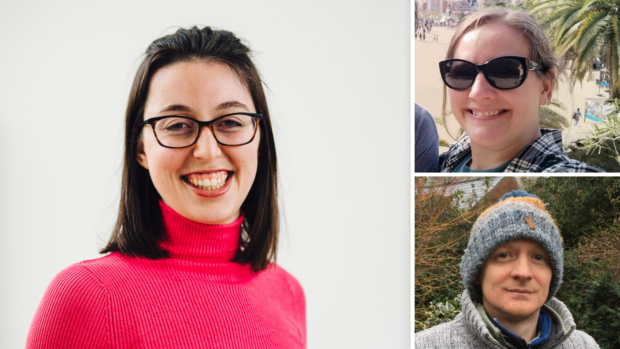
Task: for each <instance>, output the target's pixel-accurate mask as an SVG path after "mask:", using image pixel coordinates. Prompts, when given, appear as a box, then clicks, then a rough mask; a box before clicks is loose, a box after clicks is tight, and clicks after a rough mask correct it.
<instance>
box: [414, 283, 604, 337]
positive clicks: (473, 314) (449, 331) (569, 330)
mask: <svg viewBox="0 0 620 349" xmlns="http://www.w3.org/2000/svg"><path fill="white" fill-rule="evenodd" d="M544 307H545V309H546V310H548V311H549V314H550V315H551V316H552V317H553V319H554V322H555V323H556V325H557V326H555V330H554V329H553V328H552V330H551V332H550V333H549V335H548V338H547V340H546V341H545V342H544V343H543V344H542V345H541V346H539V347H534V348H538V349H550V348H553V349H599V346H598V345H597V344H596V341H595V340H594V339H593V338H592V337H591V336H590V335H588V334H587V333H585V332H582V331H579V330H577V329H576V324H575V320H574V319H573V316H572V314H571V312H570V310H569V309H568V308H567V307H566V305H564V303H562V302H561V301H559V300H558V299H557V298H555V297H553V298H551V299H550V300H549V301H547V302H546V303H545V305H544ZM481 313H485V311H484V308H483V307H482V306H481V305H480V304H478V303H475V302H473V301H472V300H471V298H470V297H469V293H468V292H467V291H466V290H465V291H463V294H462V296H461V313H460V314H458V315H457V316H456V318H455V319H454V320H452V321H450V322H447V323H444V324H441V325H437V326H434V327H431V328H429V329H427V330H424V331H422V332H418V333H416V334H415V348H416V349H445V348H455V349H499V348H503V349H515V346H513V345H511V344H510V343H508V342H506V340H504V339H503V338H504V337H503V336H502V334H501V331H500V330H499V329H498V328H497V327H495V326H489V324H490V323H488V319H487V321H485V320H484V319H483V315H481ZM485 317H486V315H485Z"/></svg>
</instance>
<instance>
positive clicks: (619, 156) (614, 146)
mask: <svg viewBox="0 0 620 349" xmlns="http://www.w3.org/2000/svg"><path fill="white" fill-rule="evenodd" d="M613 105H614V111H613V112H612V113H611V114H610V115H607V117H605V119H604V120H603V121H602V122H597V123H595V124H594V131H593V132H592V134H591V135H590V136H588V137H587V138H585V139H582V140H581V144H582V148H583V149H584V150H585V152H586V155H594V154H596V155H600V154H601V152H603V154H605V155H606V156H607V157H609V158H611V159H613V161H614V162H616V163H617V164H620V105H619V104H618V99H615V100H614V102H613Z"/></svg>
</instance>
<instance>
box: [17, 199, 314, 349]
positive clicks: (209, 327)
mask: <svg viewBox="0 0 620 349" xmlns="http://www.w3.org/2000/svg"><path fill="white" fill-rule="evenodd" d="M160 206H161V209H162V214H163V218H164V225H165V228H166V233H167V239H166V240H165V241H164V242H162V243H161V246H162V247H163V248H164V249H165V250H167V251H169V252H170V258H166V259H159V260H150V259H147V258H143V257H130V256H125V255H122V254H120V253H112V254H110V255H107V256H105V257H102V258H99V259H93V260H88V261H84V262H81V263H77V264H74V265H72V266H70V267H69V268H67V269H65V270H63V271H62V272H60V273H59V274H58V275H57V276H56V277H55V278H54V280H53V281H52V283H51V284H50V285H49V287H48V289H47V291H46V292H45V295H44V296H43V300H42V301H41V304H40V305H39V308H38V310H37V313H36V314H35V317H34V320H33V322H32V325H31V327H30V332H29V334H28V340H27V344H26V348H47V349H50V348H89V349H91V348H106V349H107V348H149V349H150V348H179V349H180V348H244V349H248V348H286V349H292V348H305V346H306V314H305V300H304V294H303V290H302V289H301V286H300V285H299V283H298V282H297V280H295V278H293V277H292V276H291V275H290V274H288V273H287V272H286V271H284V270H283V269H282V268H280V267H278V266H275V265H272V266H270V267H269V268H267V270H264V271H261V272H259V273H254V272H253V271H252V269H251V267H250V266H249V265H240V264H238V263H233V262H231V260H232V258H233V256H234V254H235V251H236V250H237V246H238V243H239V234H240V227H241V223H242V221H243V216H242V217H240V218H239V219H238V220H237V221H235V222H233V223H231V224H227V225H205V224H199V223H196V222H193V221H191V220H188V219H187V218H184V217H182V216H181V215H179V214H178V213H176V212H175V211H174V210H172V209H171V208H170V207H168V206H166V205H164V204H163V203H161V202H160Z"/></svg>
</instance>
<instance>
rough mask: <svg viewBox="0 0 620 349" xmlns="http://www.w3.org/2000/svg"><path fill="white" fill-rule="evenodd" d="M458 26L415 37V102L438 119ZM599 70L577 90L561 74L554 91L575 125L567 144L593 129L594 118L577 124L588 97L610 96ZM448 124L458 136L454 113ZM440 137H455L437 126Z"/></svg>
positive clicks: (565, 132) (566, 131) (566, 132)
mask: <svg viewBox="0 0 620 349" xmlns="http://www.w3.org/2000/svg"><path fill="white" fill-rule="evenodd" d="M453 33H454V29H449V28H446V27H433V28H432V31H431V32H430V33H427V34H426V40H425V41H421V40H420V39H418V38H415V37H413V38H412V40H414V50H415V71H414V77H415V102H416V103H418V104H420V105H421V106H423V107H424V108H426V109H427V110H428V111H429V112H430V113H431V114H432V115H433V117H435V118H441V105H442V100H443V81H442V80H441V77H440V76H439V62H440V61H441V60H443V59H445V57H446V52H447V51H448V44H449V43H450V40H451V39H452V35H453ZM433 34H438V35H439V40H438V42H432V39H433ZM598 74H599V73H598V71H597V72H595V74H594V76H593V78H592V80H591V81H586V80H584V82H583V84H582V85H580V84H579V83H577V84H576V85H575V88H574V90H573V92H572V93H571V92H570V90H569V84H568V82H567V79H566V78H565V77H562V76H560V77H558V86H557V88H555V89H554V91H553V97H554V98H556V99H558V100H559V101H560V102H561V103H562V104H564V107H565V108H566V110H563V111H561V113H562V114H563V115H564V116H565V117H566V120H567V121H569V124H570V125H571V126H570V127H569V128H567V129H564V130H563V131H562V135H563V137H562V139H563V142H564V144H565V145H566V144H570V142H573V141H575V140H577V139H580V138H583V137H584V136H586V135H587V134H588V133H589V132H590V127H591V125H593V123H594V122H593V121H591V120H588V121H587V123H585V124H584V122H583V118H581V119H580V121H579V123H578V124H577V126H576V127H573V126H572V125H573V123H574V122H573V120H572V114H573V112H574V111H575V110H576V109H577V108H579V109H580V111H581V114H582V115H583V114H584V111H585V100H586V98H602V97H605V98H607V97H608V96H609V93H608V92H606V91H605V90H604V89H603V88H601V89H600V94H599V88H598V86H597V85H596V84H595V81H594V79H595V78H597V77H598ZM446 109H447V110H450V102H449V100H448V102H447V105H446ZM446 119H447V120H446V121H447V123H446V127H447V128H448V129H449V130H450V133H451V134H452V135H453V136H455V137H456V134H457V131H458V129H459V124H458V123H457V121H456V119H455V118H454V117H453V116H448V117H447V118H446ZM437 130H438V132H439V138H440V139H443V140H445V141H447V142H448V143H450V144H451V143H452V142H454V139H453V138H452V137H451V136H450V135H449V134H448V132H447V131H446V128H445V127H444V126H442V125H437ZM446 150H448V148H446V147H440V148H439V152H440V153H442V152H444V151H446Z"/></svg>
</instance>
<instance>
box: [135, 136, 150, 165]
mask: <svg viewBox="0 0 620 349" xmlns="http://www.w3.org/2000/svg"><path fill="white" fill-rule="evenodd" d="M137 155H138V156H137V160H138V163H139V164H140V165H142V167H144V168H145V169H147V170H148V169H149V162H148V161H147V159H146V153H144V144H143V143H142V140H140V142H139V144H138V154H137Z"/></svg>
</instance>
